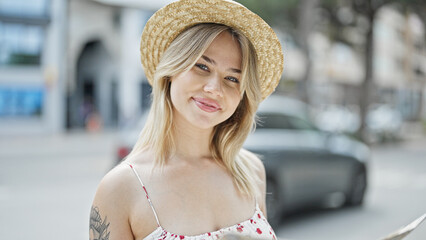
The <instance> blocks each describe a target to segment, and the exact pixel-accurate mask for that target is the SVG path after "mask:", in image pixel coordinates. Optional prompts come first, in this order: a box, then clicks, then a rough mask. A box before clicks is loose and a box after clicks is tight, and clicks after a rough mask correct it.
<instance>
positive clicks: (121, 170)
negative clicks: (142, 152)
mask: <svg viewBox="0 0 426 240" xmlns="http://www.w3.org/2000/svg"><path fill="white" fill-rule="evenodd" d="M126 166H127V165H126V164H120V165H118V166H116V167H115V168H113V169H112V170H111V171H109V172H108V173H107V174H106V175H105V176H104V177H103V179H102V180H101V182H100V183H99V185H98V188H97V191H96V194H95V198H94V200H93V204H92V209H91V213H90V239H110V240H112V239H126V240H127V239H133V234H132V231H131V228H130V225H129V224H128V219H129V209H130V206H131V197H130V196H131V194H130V192H131V187H129V184H128V182H129V181H130V177H131V172H130V171H129V169H128V168H129V167H128V166H127V168H126ZM123 196H126V197H123ZM127 196H129V197H130V198H128V197H127Z"/></svg>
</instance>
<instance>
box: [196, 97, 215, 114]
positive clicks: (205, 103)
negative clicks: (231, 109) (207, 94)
mask: <svg viewBox="0 0 426 240" xmlns="http://www.w3.org/2000/svg"><path fill="white" fill-rule="evenodd" d="M192 100H194V102H195V104H196V105H197V107H199V108H200V109H201V110H203V111H206V112H217V111H220V110H222V108H221V107H220V105H219V103H217V102H216V101H215V100H212V99H207V98H195V97H193V98H192Z"/></svg>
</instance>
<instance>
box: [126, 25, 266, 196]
mask: <svg viewBox="0 0 426 240" xmlns="http://www.w3.org/2000/svg"><path fill="white" fill-rule="evenodd" d="M223 31H228V32H229V33H230V34H231V35H232V36H233V37H234V38H235V39H237V40H238V42H239V44H240V48H241V52H242V63H241V71H242V72H241V79H242V81H241V84H240V92H241V101H240V103H239V105H238V107H237V109H236V111H235V112H234V114H233V115H232V116H231V117H230V118H228V119H227V120H226V121H224V122H222V123H220V124H218V125H217V126H215V127H214V129H213V133H212V137H211V143H210V150H211V153H212V156H213V157H214V159H216V160H217V161H218V162H219V163H220V164H223V165H224V166H225V167H226V168H227V169H228V171H230V173H231V174H232V176H233V177H234V182H235V183H236V185H237V187H238V189H239V190H240V192H241V193H243V194H247V195H249V196H257V195H258V194H259V192H258V188H257V187H256V186H257V183H258V181H259V178H258V175H257V173H256V171H257V169H256V165H255V164H254V162H253V159H252V157H251V156H253V155H251V154H248V153H247V151H245V150H243V149H242V146H243V143H244V141H245V139H246V138H247V136H248V134H249V133H250V132H251V131H252V130H253V128H254V127H255V114H256V110H257V107H258V105H259V103H260V101H261V96H262V94H261V90H260V84H259V80H258V76H257V63H256V60H257V57H256V52H255V50H254V47H253V46H252V44H251V43H250V41H249V40H248V39H247V38H246V37H245V36H244V35H243V34H241V33H240V32H239V31H238V30H236V29H232V28H230V27H228V26H225V25H221V24H215V23H202V24H197V25H195V26H192V27H190V28H188V29H186V30H185V31H183V32H182V33H181V34H180V35H179V36H178V37H176V39H175V40H174V41H173V42H172V43H171V44H170V46H169V47H168V48H167V50H166V51H165V52H164V54H163V56H162V58H161V60H160V62H159V64H158V65H157V68H156V72H155V74H154V79H153V86H152V95H151V96H152V106H151V110H150V112H149V115H148V118H147V122H146V124H145V126H144V128H143V129H142V132H141V134H140V136H139V139H138V140H137V142H136V144H135V146H134V147H133V149H132V151H131V152H130V154H129V155H128V157H127V158H130V157H131V156H133V155H136V154H137V153H139V152H141V151H143V150H145V149H147V148H150V149H151V150H153V152H154V154H155V160H154V161H155V165H156V166H160V167H161V166H163V165H164V164H165V162H166V160H167V159H168V158H169V157H170V156H171V154H173V151H174V149H175V144H174V140H173V135H172V128H173V105H172V102H171V98H170V79H171V77H172V76H175V75H176V74H178V73H181V72H184V71H188V70H189V69H191V68H192V67H193V66H194V64H195V63H196V61H197V60H198V59H199V58H200V57H201V56H202V54H203V53H204V52H205V51H206V49H207V48H208V47H209V45H210V44H211V43H212V41H213V40H214V39H215V38H216V37H217V36H218V35H219V34H220V33H222V32H223Z"/></svg>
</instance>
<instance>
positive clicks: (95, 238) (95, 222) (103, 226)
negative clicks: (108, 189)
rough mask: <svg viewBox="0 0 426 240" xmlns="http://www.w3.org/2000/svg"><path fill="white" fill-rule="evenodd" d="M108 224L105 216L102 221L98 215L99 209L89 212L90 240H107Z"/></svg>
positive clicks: (95, 208)
mask: <svg viewBox="0 0 426 240" xmlns="http://www.w3.org/2000/svg"><path fill="white" fill-rule="evenodd" d="M109 224H110V223H109V222H108V221H107V217H106V216H105V218H104V220H103V221H102V218H101V215H100V214H99V208H97V207H93V206H92V210H91V212H90V239H91V240H109V233H110V232H109V230H108V227H109Z"/></svg>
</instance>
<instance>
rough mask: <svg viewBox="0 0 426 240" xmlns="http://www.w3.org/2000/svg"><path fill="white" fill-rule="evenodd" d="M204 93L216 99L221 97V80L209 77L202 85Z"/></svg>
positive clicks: (216, 77)
mask: <svg viewBox="0 0 426 240" xmlns="http://www.w3.org/2000/svg"><path fill="white" fill-rule="evenodd" d="M204 91H205V92H207V93H210V94H213V95H215V96H218V97H223V92H222V81H221V79H220V78H219V77H218V76H212V77H210V78H209V79H208V80H207V82H206V84H205V85H204Z"/></svg>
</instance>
